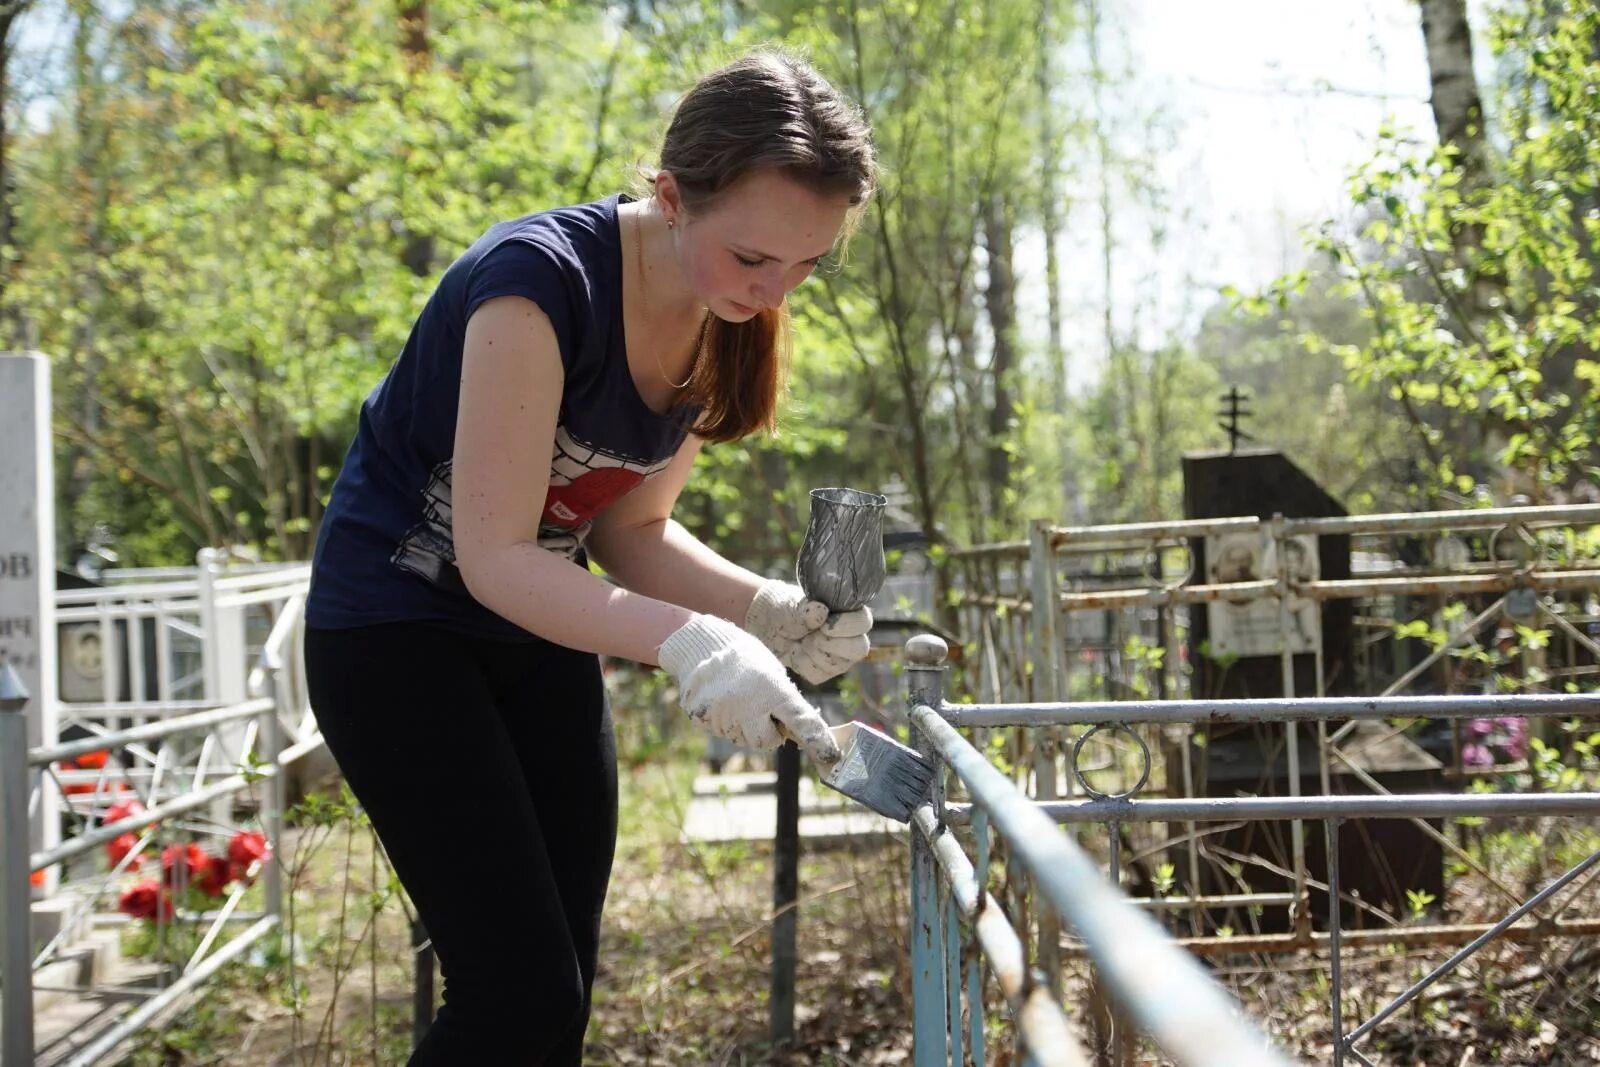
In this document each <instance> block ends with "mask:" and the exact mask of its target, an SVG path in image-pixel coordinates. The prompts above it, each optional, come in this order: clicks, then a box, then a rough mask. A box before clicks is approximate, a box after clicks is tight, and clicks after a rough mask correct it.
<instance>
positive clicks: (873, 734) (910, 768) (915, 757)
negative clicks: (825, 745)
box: [822, 723, 935, 822]
mask: <svg viewBox="0 0 1600 1067" xmlns="http://www.w3.org/2000/svg"><path fill="white" fill-rule="evenodd" d="M934 773H935V767H934V765H933V763H932V762H931V761H930V760H929V759H928V758H927V757H926V756H924V755H922V753H920V752H918V751H917V750H916V749H914V748H910V747H908V746H906V745H902V744H901V743H900V742H898V741H896V740H895V739H894V738H892V737H890V736H889V735H888V734H885V733H883V732H882V731H880V730H876V729H873V728H872V727H870V726H867V725H866V724H864V723H856V724H855V730H854V731H853V733H852V735H851V738H850V743H849V744H848V745H846V746H845V750H844V753H843V755H842V756H841V757H840V759H839V762H838V763H836V764H834V765H833V768H832V769H831V770H830V771H828V773H827V774H825V775H823V776H822V780H823V782H824V783H826V784H827V785H830V786H832V787H833V788H834V789H837V790H838V791H839V792H841V793H843V794H844V795H845V796H847V797H850V798H851V799H853V800H858V801H860V802H861V803H862V804H865V805H866V806H867V807H869V808H871V809H872V810H873V811H875V812H877V813H878V814H879V815H882V816H885V817H886V818H890V819H894V820H895V821H896V822H910V821H911V813H912V812H913V811H915V810H916V809H917V806H918V805H920V804H922V803H923V802H924V801H925V800H927V799H928V796H929V794H930V793H931V792H932V790H933V779H934Z"/></svg>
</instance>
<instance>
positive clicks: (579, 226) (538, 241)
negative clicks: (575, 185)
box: [473, 193, 627, 263]
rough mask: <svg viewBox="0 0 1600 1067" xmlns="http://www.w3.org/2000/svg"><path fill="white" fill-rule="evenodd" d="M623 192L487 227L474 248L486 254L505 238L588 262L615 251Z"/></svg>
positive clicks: (545, 210)
mask: <svg viewBox="0 0 1600 1067" xmlns="http://www.w3.org/2000/svg"><path fill="white" fill-rule="evenodd" d="M626 199H627V198H626V197H625V196H623V195H622V194H615V193H614V194H612V195H611V196H608V197H605V198H604V199H601V200H594V201H590V202H588V203H584V204H569V205H566V206H564V207H554V208H546V209H544V210H541V211H536V212H533V213H531V214H527V215H520V216H518V217H516V218H513V219H505V220H503V221H501V222H497V223H495V224H494V225H493V226H491V227H489V229H488V230H486V231H485V232H484V234H483V235H482V236H481V237H479V238H478V240H477V241H476V242H475V243H474V246H473V250H474V251H478V252H480V253H486V252H488V251H489V250H490V249H492V248H495V247H497V246H499V245H502V244H505V243H506V242H508V241H513V242H520V243H526V244H533V245H536V246H538V247H540V248H543V249H544V250H545V251H546V252H548V253H550V254H551V255H553V256H556V257H557V258H558V259H560V258H566V257H569V256H570V257H575V258H576V259H577V260H578V261H579V262H580V263H581V262H588V261H590V260H591V259H592V257H593V256H594V255H595V254H596V253H597V252H598V253H604V254H615V252H616V249H617V248H618V247H619V244H618V233H617V206H618V204H619V203H623V202H626Z"/></svg>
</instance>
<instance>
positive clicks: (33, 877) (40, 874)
mask: <svg viewBox="0 0 1600 1067" xmlns="http://www.w3.org/2000/svg"><path fill="white" fill-rule="evenodd" d="M28 884H29V885H31V886H33V887H34V888H38V887H39V886H42V885H44V871H34V872H33V873H32V874H30V875H28Z"/></svg>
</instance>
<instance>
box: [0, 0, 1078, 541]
mask: <svg viewBox="0 0 1600 1067" xmlns="http://www.w3.org/2000/svg"><path fill="white" fill-rule="evenodd" d="M426 9H427V13H428V20H427V24H426V29H425V33H424V35H423V36H422V37H421V38H420V40H421V43H422V44H423V45H424V46H425V47H424V48H423V49H422V50H418V49H417V48H415V47H408V45H407V43H406V42H407V38H406V36H405V33H404V29H403V27H401V25H400V24H399V21H398V15H397V9H396V7H395V5H393V4H392V3H389V2H388V0H349V2H347V3H341V4H338V5H333V6H332V7H330V6H328V5H325V4H318V3H312V2H311V0H221V2H219V3H215V4H206V5H195V4H191V3H184V2H179V0H152V2H150V3H141V4H137V5H121V6H112V5H95V4H78V5H72V6H71V8H70V10H69V11H68V12H67V13H65V14H63V15H61V16H60V18H61V19H62V24H61V29H62V31H63V32H65V33H67V34H69V35H70V36H72V37H73V39H74V41H75V43H76V44H77V45H78V46H80V47H78V48H76V49H75V51H74V56H75V62H74V64H73V66H72V69H71V71H70V77H69V78H68V79H67V81H68V84H67V85H65V86H64V87H63V89H62V91H61V92H60V93H59V94H58V96H57V97H56V98H55V100H54V102H53V107H52V108H51V109H50V110H49V111H48V113H47V117H46V118H45V120H44V122H43V124H42V125H39V126H37V127H25V128H24V129H23V130H22V131H21V133H20V135H19V136H18V137H17V139H16V142H15V144H13V145H12V146H10V148H11V156H12V160H13V161H14V163H15V168H14V169H15V173H16V175H17V183H18V188H17V193H16V196H15V198H14V200H13V201H12V203H13V204H14V206H15V212H16V224H15V226H14V228H13V230H12V244H11V245H10V246H9V247H8V249H7V255H8V256H9V259H8V261H7V262H6V263H5V264H4V268H5V273H6V282H7V284H6V286H5V289H4V293H3V296H0V329H5V330H7V331H8V333H9V334H10V335H11V342H12V343H13V344H15V345H17V346H19V347H33V348H38V349H41V350H43V351H46V352H49V353H50V354H52V356H53V357H54V358H55V360H56V379H55V380H56V397H57V430H58V440H59V442H60V444H59V449H58V456H57V470H58V471H59V472H61V475H60V479H59V480H60V486H61V492H60V508H59V513H60V522H59V528H60V537H59V540H60V541H61V543H62V546H63V552H64V554H66V555H68V556H69V557H70V556H72V555H75V546H76V545H78V544H80V543H82V542H84V541H86V540H87V539H88V537H89V535H90V532H91V531H93V530H94V529H95V528H96V526H97V525H102V524H103V525H104V526H106V527H107V528H108V531H109V533H110V535H111V537H112V539H113V540H114V542H115V544H116V546H117V547H118V548H119V550H120V552H121V556H122V562H124V563H126V564H132V565H140V564H157V563H171V562H187V561H188V560H191V559H192V558H193V554H194V550H195V549H196V548H197V547H199V546H201V545H208V544H210V545H220V544H224V543H228V544H235V545H240V546H246V547H248V548H250V549H253V550H254V551H256V552H257V553H259V554H260V555H261V556H263V557H265V558H285V557H303V556H304V555H306V553H307V551H308V550H309V546H310V544H311V540H312V538H313V536H314V532H315V527H316V523H317V522H318V520H319V518H320V514H321V509H322V506H323V503H324V502H325V500H326V496H327V493H328V490H329V487H330V486H331V483H332V480H333V478H334V476H335V474H336V472H337V469H338V466H339V463H340V458H341V456H342V455H343V452H344V449H345V447H346V445H347V443H348V441H349V440H350V437H351V435H352V433H353V430H354V426H355V417H356V412H357V409H358V406H359V404H360V401H361V400H362V398H363V397H364V396H365V394H366V393H367V392H368V391H369V390H370V389H371V387H372V386H373V384H375V383H376V381H377V380H378V379H379V378H380V377H381V375H382V374H383V372H384V370H385V369H386V367H387V366H388V365H389V363H390V362H391V361H392V360H393V359H394V358H395V356H396V355H397V353H398V352H399V350H400V347H401V345H402V343H403V341H404V339H405V336H406V333H407V330H408V329H409V327H410V324H411V322H412V321H413V319H414V318H415V316H416V314H417V312H418V311H419V310H420V308H421V306H422V303H423V301H424V300H425V299H426V298H427V295H428V293H429V292H430V290H431V287H432V285H433V284H434V281H435V279H436V278H437V275H438V273H439V271H440V270H441V269H442V268H443V267H444V266H445V265H446V264H447V263H448V262H449V261H450V259H451V258H452V257H453V256H454V255H455V254H457V253H458V252H459V251H460V250H461V249H463V248H464V247H466V245H467V244H469V243H470V242H471V241H472V240H473V239H474V238H476V237H477V236H478V234H480V233H481V232H482V231H483V229H485V228H486V227H487V226H488V225H490V224H491V223H493V222H495V221H498V220H500V219H502V218H506V217H512V216H515V215H520V214H524V213H526V212H529V211H535V210H541V209H543V208H546V207H550V206H553V205H557V204H562V203H572V202H577V201H579V200H583V199H592V198H595V197H598V196H602V195H605V194H606V193H608V192H610V191H613V190H616V189H619V188H623V187H626V186H628V185H630V184H632V179H633V176H634V171H633V165H634V164H635V163H644V164H648V163H649V162H650V156H651V153H652V152H653V150H654V147H655V145H656V144H657V142H658V138H659V135H660V133H661V131H662V128H663V125H664V122H663V120H664V118H665V116H666V114H667V113H668V111H669V109H670V107H671V105H672V103H673V102H674V100H675V99H676V96H677V94H678V93H680V92H681V91H682V90H683V89H684V88H686V87H687V86H688V85H689V84H690V83H691V82H692V81H693V79H694V77H696V76H697V75H698V74H700V73H702V72H703V71H705V70H707V69H709V68H710V67H712V66H714V65H716V64H718V63H720V62H723V61H726V60H728V59H730V58H732V57H734V56H736V55H738V54H740V53H741V52H743V51H744V50H746V49H747V48H748V47H750V46H751V45H753V44H756V43H760V42H768V41H772V42H778V43H782V44H786V45H789V46H791V47H796V48H799V49H801V50H803V51H807V52H809V53H810V55H811V57H812V59H813V61H814V62H815V63H816V64H817V65H818V67H819V68H820V69H821V70H822V71H823V72H824V73H825V74H826V75H828V76H829V77H831V78H832V79H834V80H835V81H836V82H837V83H839V84H840V85H841V86H842V87H843V88H844V89H845V90H846V91H847V92H848V93H849V94H850V95H852V96H853V97H854V98H856V99H857V100H859V101H860V102H861V103H862V104H863V106H864V107H865V109H866V110H867V112H868V114H869V117H870V118H871V119H872V121H873V122H874V124H875V129H876V138H877V143H878V148H879V153H880V156H881V158H882V160H883V164H884V166H883V182H882V193H881V195H880V197H879V198H878V200H877V202H876V203H875V204H874V206H873V208H872V210H871V211H870V212H869V213H868V215H867V219H866V223H865V228H864V229H863V231H862V232H861V233H860V234H858V235H857V237H856V239H855V241H854V242H853V244H852V246H851V249H850V254H849V256H848V257H846V261H845V263H844V264H843V265H841V266H839V267H838V268H836V269H833V270H828V271H824V272H822V273H821V276H820V277H818V278H817V279H815V280H814V281H812V282H811V283H809V284H808V285H807V286H805V287H804V288H803V289H802V290H801V291H800V292H798V293H797V294H796V295H795V297H794V298H793V299H792V301H791V306H792V312H793V317H794V320H795V323H796V335H797V352H796V357H797V358H796V362H795V367H794V375H793V381H794V391H793V395H792V398H791V402H790V404H789V406H788V407H787V408H786V409H785V411H784V413H783V416H782V420H781V421H782V433H781V435H780V436H779V437H777V438H775V439H771V440H765V439H764V440H759V441H750V442H747V443H745V444H744V445H741V446H732V447H723V448H716V449H712V450H710V452H709V454H708V455H707V457H706V459H705V461H704V462H703V463H702V464H700V465H699V467H698V469H697V471H696V474H695V477H694V480H693V482H692V483H691V485H690V486H689V488H688V490H687V492H686V495H685V499H684V503H683V516H684V520H685V522H686V523H687V524H688V525H689V526H690V527H691V528H692V529H693V530H695V532H697V533H699V534H702V535H703V536H705V537H707V538H708V539H710V540H711V541H712V542H713V543H715V544H716V545H718V547H720V548H722V549H724V550H725V551H727V552H728V553H729V554H730V555H732V556H734V557H735V558H738V559H740V560H741V561H744V562H748V563H750V564H751V565H754V566H757V567H758V568H763V569H777V568H780V567H786V566H788V565H789V561H791V560H792V553H793V548H794V546H795V544H797V542H798V539H799V536H800V533H801V532H802V529H803V520H804V516H805V509H804V499H805V490H806V489H808V488H809V487H811V486H814V485H820V484H841V483H843V484H865V485H881V484H886V483H888V482H889V481H891V480H893V479H899V480H900V481H901V482H903V483H904V484H905V485H906V486H907V488H908V491H909V494H910V497H911V501H910V504H909V505H908V510H909V511H910V512H912V513H913V515H914V516H915V517H916V518H917V519H918V520H920V521H929V520H931V518H932V517H933V516H935V515H937V516H939V518H940V520H941V522H942V523H943V524H944V525H946V526H947V527H948V530H949V532H950V533H951V534H953V535H954V536H956V537H962V536H966V535H967V534H968V533H969V532H970V531H972V530H974V529H977V528H981V527H982V525H983V524H984V523H985V522H987V521H990V520H991V519H993V520H1004V519H1006V518H1007V517H1008V516H1011V515H1015V514H1020V512H1021V510H1022V509H1024V508H1035V507H1043V508H1046V509H1047V510H1048V511H1054V510H1056V504H1057V501H1056V500H1055V499H1054V498H1053V496H1050V497H1049V499H1046V496H1049V494H1046V495H1045V496H1039V495H1035V496H1030V495H1029V490H1027V489H1026V488H1025V487H1027V486H1030V485H1033V484H1035V482H1036V481H1037V478H1036V474H1037V472H1038V471H1039V470H1043V469H1050V470H1059V469H1062V467H1063V466H1064V462H1063V460H1061V459H1060V453H1061V448H1062V446H1061V444H1060V441H1059V439H1058V438H1057V435H1055V433H1054V431H1053V430H1048V429H1047V430H1044V431H1041V430H1040V427H1053V426H1057V425H1059V420H1060V419H1061V417H1062V416H1061V413H1060V412H1059V411H1054V410H1051V409H1050V407H1049V405H1048V404H1047V403H1045V402H1044V401H1043V399H1042V397H1041V395H1040V392H1039V388H1038V387H1037V386H1036V385H1035V384H1034V383H1033V382H1032V380H1031V376H1030V374H1031V372H1032V371H1034V370H1035V369H1036V368H1035V366H1034V358H1035V357H1034V354H1032V353H1029V352H1027V351H1026V350H1024V349H1023V348H1022V346H1020V345H1015V346H1014V347H1015V348H1016V349H1017V351H1016V352H1015V353H1014V354H1013V356H1012V357H1011V363H1010V365H1009V366H1001V365H999V363H997V362H996V359H995V347H994V344H993V341H992V337H993V335H994V332H995V331H994V330H993V329H992V328H989V327H988V326H987V325H986V317H990V316H992V315H995V314H1005V313H1009V314H1011V315H1013V316H1014V315H1015V307H1014V306H1012V307H1010V309H1009V312H1007V309H1006V307H1005V303H1006V302H1005V300H1000V302H999V303H998V304H996V303H995V302H994V301H992V300H990V301H988V302H987V303H986V298H987V297H989V296H990V295H991V294H989V293H988V292H986V287H985V282H984V273H983V269H982V268H983V266H984V263H985V259H984V257H983V256H982V246H983V245H984V242H985V240H986V237H985V224H986V219H989V218H991V217H992V218H994V219H998V220H999V226H1000V229H1001V231H1003V232H1004V234H1005V235H1007V239H1009V236H1008V235H1009V233H1010V232H1012V231H1015V230H1017V229H1019V228H1021V227H1024V226H1027V225H1029V224H1031V223H1032V222H1033V221H1034V220H1035V219H1036V218H1037V212H1038V209H1039V203H1040V197H1039V195H1038V192H1039V190H1040V188H1042V186H1041V174H1040V170H1039V166H1040V164H1039V150H1038V147H1037V145H1038V137H1037V132H1038V131H1037V130H1036V128H1035V127H1036V126H1037V125H1038V123H1039V119H1040V115H1041V114H1042V111H1041V109H1042V108H1046V107H1048V108H1050V109H1052V115H1053V117H1054V118H1055V119H1056V120H1057V121H1056V128H1057V134H1056V137H1057V141H1058V143H1057V144H1056V149H1057V151H1059V150H1060V143H1059V142H1060V141H1061V139H1063V138H1068V137H1081V136H1082V131H1081V128H1079V127H1077V126H1075V125H1074V123H1073V122H1072V121H1070V120H1071V117H1072V115H1071V111H1070V109H1068V108H1065V107H1063V102H1062V101H1060V100H1055V99H1051V98H1050V97H1049V94H1040V93H1038V92H1037V91H1035V90H1034V88H1033V87H1032V83H1031V81H1030V79H1029V77H1028V76H1027V75H1028V72H1029V71H1030V70H1031V69H1032V66H1031V65H1032V58H1029V60H1028V62H1027V63H1019V62H1018V58H1019V57H1032V56H1034V55H1036V54H1037V50H1038V49H1039V48H1040V47H1043V46H1044V45H1043V44H1042V43H1041V41H1040V40H1039V39H1038V36H1037V35H1036V34H1035V32H1034V28H1035V20H1036V17H1037V15H1038V12H1039V4H1038V3H1037V2H1036V0H1030V2H1022V0H1007V2H1005V3H999V4H983V5H977V4H970V5H969V4H956V5H952V6H950V7H949V8H947V9H940V10H939V11H938V12H935V11H933V10H932V9H926V8H923V7H919V6H918V5H916V4H907V3H901V2H898V0H895V2H882V3H863V4H851V5H847V6H838V7H833V6H823V7H817V6H815V5H808V4H806V5H802V4H795V3H792V2H783V0H770V2H766V3H762V4H757V5H743V6H741V7H740V8H738V9H737V10H733V9H730V8H728V6H727V5H724V4H720V3H716V2H713V0H685V2H682V3H673V4H654V5H625V6H620V7H608V6H605V5H593V4H577V3H554V4H526V3H520V2H515V0H491V2H487V3H480V2H467V0H430V2H429V3H428V4H427V5H426ZM41 17H42V16H41ZM1072 30H1073V27H1072V26H1071V25H1070V24H1066V23H1064V26H1063V30H1062V33H1063V34H1066V33H1070V32H1072ZM1057 112H1059V114H1057ZM986 212H988V213H989V214H988V215H986V214H985V213H986ZM995 212H998V215H996V214H995ZM996 321H999V320H996ZM1001 332H1002V333H1004V334H1005V336H1006V338H1007V339H1008V340H1010V341H1012V342H1015V340H1016V339H1015V337H1014V336H1012V335H1011V333H1009V332H1007V331H1004V330H1003V331H1001ZM1052 420H1055V421H1052ZM1041 433H1042V436H1041ZM1024 441H1026V442H1028V443H1027V444H1026V445H1025V444H1024ZM1035 446H1041V447H1035ZM994 457H1004V459H1005V461H1006V462H1005V470H1004V471H1003V477H1002V479H1001V482H1000V484H997V485H994V486H992V487H988V486H986V485H985V482H984V478H983V473H984V471H985V470H986V469H988V468H986V467H985V464H986V463H988V462H989V461H990V460H991V459H993V458H994ZM1047 484H1054V480H1053V479H1052V480H1051V481H1050V482H1048V483H1047Z"/></svg>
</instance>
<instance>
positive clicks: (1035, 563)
mask: <svg viewBox="0 0 1600 1067" xmlns="http://www.w3.org/2000/svg"><path fill="white" fill-rule="evenodd" d="M1028 579H1029V581H1028V588H1029V595H1030V598H1031V600H1032V602H1033V612H1032V614H1031V615H1030V616H1029V620H1030V625H1031V627H1032V630H1033V678H1032V682H1033V699H1034V700H1036V701H1040V702H1043V701H1055V700H1065V699H1066V694H1065V693H1063V692H1061V691H1060V689H1059V686H1058V685H1057V681H1056V645H1057V636H1056V604H1057V597H1056V582H1055V552H1054V551H1053V550H1052V549H1051V547H1050V524H1049V523H1048V522H1046V521H1045V520H1044V519H1034V520H1033V522H1032V523H1031V524H1030V527H1029V530H1028ZM1056 736H1057V731H1056V729H1055V728H1047V729H1043V730H1034V731H1032V739H1033V746H1034V747H1033V775H1034V783H1035V786H1034V798H1035V799H1036V800H1042V801H1051V800H1056V799H1058V798H1059V797H1060V795H1061V792H1060V787H1059V784H1058V782H1057V780H1056V745H1055V741H1056ZM1038 914H1039V950H1038V951H1039V954H1038V962H1039V967H1040V969H1041V970H1043V971H1044V974H1045V982H1046V984H1047V985H1049V987H1050V995H1051V996H1053V997H1055V998H1056V999H1057V1000H1060V999H1061V919H1060V917H1059V916H1057V915H1056V913H1055V912H1054V911H1052V910H1051V909H1049V908H1042V909H1040V910H1039V913H1038Z"/></svg>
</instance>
